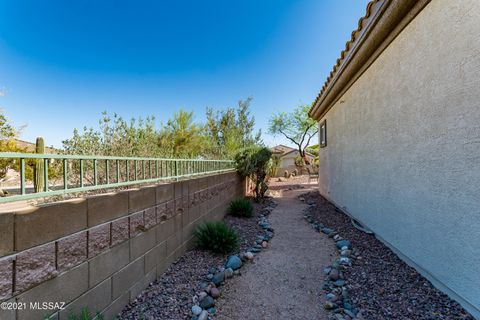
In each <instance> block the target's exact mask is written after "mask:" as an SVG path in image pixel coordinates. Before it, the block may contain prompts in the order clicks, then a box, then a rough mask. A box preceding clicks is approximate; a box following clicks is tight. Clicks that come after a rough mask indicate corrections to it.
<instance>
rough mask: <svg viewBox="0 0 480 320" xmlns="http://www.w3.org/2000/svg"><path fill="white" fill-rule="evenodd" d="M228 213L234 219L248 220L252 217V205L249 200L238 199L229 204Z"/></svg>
mask: <svg viewBox="0 0 480 320" xmlns="http://www.w3.org/2000/svg"><path fill="white" fill-rule="evenodd" d="M228 212H229V213H230V214H231V215H232V216H235V217H241V218H250V217H251V216H252V215H253V205H252V203H251V202H250V200H249V199H246V198H238V199H235V200H233V201H232V202H230V208H229V211H228Z"/></svg>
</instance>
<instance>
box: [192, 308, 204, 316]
mask: <svg viewBox="0 0 480 320" xmlns="http://www.w3.org/2000/svg"><path fill="white" fill-rule="evenodd" d="M192 313H193V314H194V315H195V316H198V315H200V313H202V308H200V307H199V306H193V307H192Z"/></svg>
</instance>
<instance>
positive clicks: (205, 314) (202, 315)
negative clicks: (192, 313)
mask: <svg viewBox="0 0 480 320" xmlns="http://www.w3.org/2000/svg"><path fill="white" fill-rule="evenodd" d="M207 319H208V311H207V310H203V311H202V313H200V315H199V316H198V320H207Z"/></svg>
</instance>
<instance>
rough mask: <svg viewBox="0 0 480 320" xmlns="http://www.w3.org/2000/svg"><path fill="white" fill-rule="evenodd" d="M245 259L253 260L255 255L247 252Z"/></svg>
mask: <svg viewBox="0 0 480 320" xmlns="http://www.w3.org/2000/svg"><path fill="white" fill-rule="evenodd" d="M245 257H246V258H247V260H253V253H251V252H250V251H247V252H246V253H245Z"/></svg>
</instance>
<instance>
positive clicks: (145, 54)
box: [0, 0, 368, 147]
mask: <svg viewBox="0 0 480 320" xmlns="http://www.w3.org/2000/svg"><path fill="white" fill-rule="evenodd" d="M367 3H368V0H342V1H338V0H261V1H259V0H242V1H224V0H204V1H194V0H190V1H182V0H171V1H154V0H150V1H146V0H136V1H119V0H111V1H106V0H105V1H98V0H94V1H89V0H84V1H60V0H58V1H57V0H45V1H36V0H3V1H1V2H0V91H1V92H2V94H0V107H1V108H2V109H3V110H4V112H5V114H6V115H7V116H8V117H9V118H10V119H11V120H12V121H13V122H14V123H15V124H16V125H17V126H20V125H26V128H25V129H24V130H23V133H22V136H21V138H22V139H24V140H29V141H33V140H34V139H35V137H37V136H43V137H44V138H45V140H46V143H47V144H48V145H54V146H57V147H58V146H61V141H62V140H63V139H65V138H68V137H70V136H71V134H72V131H73V128H75V127H76V128H82V127H83V126H96V125H97V123H98V119H99V118H100V114H101V112H102V111H103V110H107V111H108V112H111V113H113V112H116V113H118V114H120V115H122V116H123V117H124V118H127V119H129V118H131V117H138V116H143V117H146V116H148V115H155V117H156V118H157V122H161V121H166V120H167V119H168V118H169V117H170V116H171V115H172V114H173V112H175V111H176V110H178V109H180V108H183V109H185V110H193V111H194V112H195V115H196V119H197V120H198V121H203V120H204V113H205V107H206V106H210V107H214V108H222V107H227V106H235V105H236V103H237V101H238V100H239V99H245V98H247V97H249V96H252V97H253V99H254V100H253V103H252V106H251V109H252V113H253V115H254V116H255V119H256V126H257V128H259V129H260V128H261V129H262V131H263V132H264V135H263V138H264V141H265V142H266V143H267V144H269V145H273V144H276V143H285V140H284V139H281V138H280V137H277V138H275V137H271V136H269V135H268V134H266V131H267V125H268V118H269V117H270V115H271V114H272V113H273V112H275V111H288V110H291V109H292V108H294V107H295V106H296V105H298V104H300V103H302V104H303V103H305V104H307V103H308V104H310V103H311V102H312V101H313V100H314V98H315V96H316V95H317V94H318V92H319V90H320V88H321V87H322V85H323V83H324V81H325V79H326V77H327V75H328V73H329V72H330V71H331V69H332V66H333V64H334V63H335V61H336V59H337V58H338V56H339V54H340V52H341V50H342V49H343V48H344V47H345V42H346V41H347V40H348V39H349V38H350V34H351V32H352V30H353V29H355V28H356V27H357V24H358V19H359V18H360V17H361V16H363V15H364V13H365V8H366V5H367Z"/></svg>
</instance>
